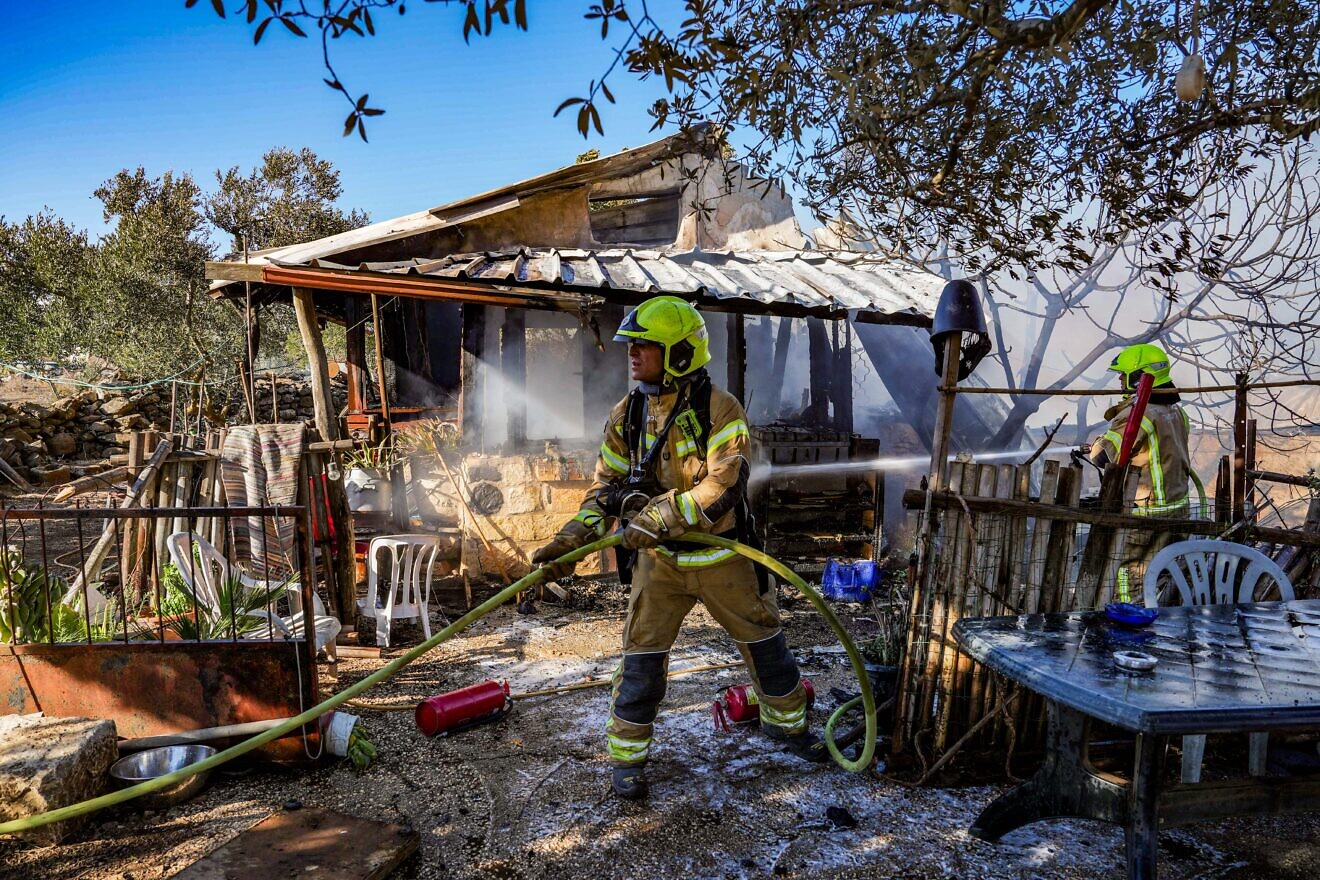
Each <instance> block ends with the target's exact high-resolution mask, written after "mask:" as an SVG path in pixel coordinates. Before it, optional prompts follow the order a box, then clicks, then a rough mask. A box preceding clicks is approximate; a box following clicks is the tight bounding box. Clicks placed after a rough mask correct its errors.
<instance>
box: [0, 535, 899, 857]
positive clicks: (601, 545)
mask: <svg viewBox="0 0 1320 880" xmlns="http://www.w3.org/2000/svg"><path fill="white" fill-rule="evenodd" d="M622 540H623V537H622V535H620V534H617V533H616V534H613V535H610V536H608V537H605V538H602V539H600V540H599V541H596V542H594V543H591V544H588V545H587V546H585V547H582V548H579V549H577V550H574V551H573V552H572V553H565V554H564V555H563V556H561V557H560V558H559V559H557V560H555V561H556V562H576V561H578V560H579V559H584V558H586V557H587V556H590V555H591V554H592V553H596V552H598V551H601V550H605V549H607V548H609V547H613V546H615V545H616V544H618V543H619V542H620V541H622ZM683 540H684V541H691V542H693V543H696V544H705V545H708V546H711V547H723V548H725V549H727V550H733V551H734V552H736V553H739V554H741V555H743V556H745V557H747V558H748V559H750V560H752V561H753V562H755V563H757V564H759V565H763V566H765V567H766V568H767V569H769V570H770V571H772V572H774V573H775V574H776V575H778V576H779V577H781V578H783V579H784V580H786V581H788V582H789V583H790V584H792V585H793V586H795V587H797V588H798V589H799V590H801V591H802V593H803V594H804V595H806V597H807V598H808V599H810V600H811V604H813V605H815V606H816V609H817V610H818V611H820V613H821V614H822V615H823V616H824V617H825V620H826V622H827V623H829V625H830V628H831V629H833V630H834V633H835V635H837V636H838V637H839V641H840V642H841V643H842V644H843V647H844V650H845V651H847V653H848V660H849V661H850V662H851V663H852V667H853V670H854V672H856V673H857V684H858V686H859V687H860V688H861V692H862V695H861V696H860V697H856V698H854V699H852V700H850V701H848V702H847V703H844V704H843V705H842V706H840V707H839V708H838V709H836V710H835V711H834V714H833V715H831V716H830V718H829V720H828V721H827V722H825V746H826V748H827V749H828V750H829V753H830V756H831V757H832V758H834V762H835V763H836V764H838V765H839V766H840V767H842V768H843V769H845V770H849V771H852V772H855V773H856V772H861V771H863V770H865V769H866V768H867V767H869V766H870V765H871V759H872V758H873V757H875V739H876V728H877V725H876V707H875V696H874V694H872V692H871V681H870V678H869V676H867V674H866V666H865V665H864V663H863V660H862V654H861V652H860V651H859V650H858V649H857V646H856V645H855V644H853V641H852V639H851V638H849V637H848V633H847V631H846V630H844V628H843V624H842V623H840V622H839V619H838V618H837V617H836V616H835V615H834V612H833V611H832V610H831V609H830V607H829V605H827V604H826V603H825V600H824V599H823V598H822V597H821V595H820V594H819V593H817V592H816V591H815V590H814V589H812V588H811V587H810V586H809V585H808V584H807V583H806V581H804V580H802V578H800V577H798V576H797V575H796V574H795V573H794V572H793V571H792V570H791V569H789V568H788V567H787V566H785V565H784V564H783V563H781V562H779V561H778V560H776V559H773V558H772V557H770V556H767V555H766V554H764V553H762V552H761V551H759V550H755V549H753V548H751V547H747V546H745V545H743V544H739V543H737V542H736V541H730V540H727V539H725V538H717V537H715V536H714V535H705V534H699V533H693V534H689V535H684V536H683ZM544 574H545V569H544V568H538V569H535V570H533V571H531V572H529V573H528V574H527V575H526V576H525V577H522V578H520V579H519V580H517V581H515V582H514V583H512V584H510V585H509V586H508V587H505V588H504V589H503V590H501V591H500V592H498V593H496V594H495V595H494V596H492V597H491V598H489V599H487V600H486V601H485V602H482V603H481V604H480V605H478V606H477V607H476V608H473V609H472V610H471V611H469V612H468V613H467V614H464V615H463V616H462V617H460V618H459V619H458V620H456V621H454V622H453V623H451V624H450V625H449V626H447V627H445V628H444V629H442V630H440V632H438V633H436V634H435V635H433V636H431V638H429V639H427V640H426V641H424V642H422V643H421V644H420V645H418V646H417V647H415V648H412V649H410V650H408V651H407V652H405V653H404V654H402V655H401V656H399V657H397V658H395V659H394V660H392V661H390V662H389V663H387V664H386V665H384V666H382V667H381V668H380V669H378V670H376V671H375V672H373V673H372V674H371V675H369V676H367V677H366V678H364V679H362V680H361V681H359V682H358V683H357V684H354V685H352V686H350V687H347V688H345V689H344V690H342V691H340V692H339V693H337V694H335V695H334V696H333V697H330V698H329V699H328V700H325V701H324V702H322V703H319V704H317V705H315V706H313V707H312V708H310V709H308V710H307V711H305V712H303V713H302V714H300V715H295V716H293V717H292V718H290V719H288V720H287V721H285V722H284V723H282V724H280V725H279V726H277V727H272V728H271V729H270V730H267V731H265V732H263V733H259V734H257V735H256V736H254V737H252V738H251V739H246V740H244V741H243V742H241V743H239V744H237V745H234V746H230V747H229V748H227V749H225V750H224V751H223V752H219V753H217V754H215V755H212V756H211V757H209V758H205V759H203V760H201V761H198V762H197V763H195V764H189V765H188V766H187V767H184V768H182V769H179V770H175V771H174V772H173V773H167V774H165V775H164V776H160V777H158V778H156V779H152V780H149V781H147V782H141V783H138V784H137V785H134V786H130V787H129V788H124V789H120V790H119V791H115V792H111V793H110V794H104V795H101V796H100V797H95V798H91V799H90V800H85V801H82V802H81V803H77V804H70V805H69V806H67V807H60V808H59V809H55V810H49V811H47V812H45V813H39V814H37V815H35V816H26V817H24V818H22V819H14V820H13V821H10V822H3V823H0V834H16V833H18V832H20V831H30V830H31V829H33V828H40V827H41V826H43V825H49V824H50V823H52V822H62V821H64V820H66V819H76V818H78V817H79V816H85V815H87V814H88V813H94V812H96V811H97V810H102V809H105V808H106V807H113V806H115V805H116V804H122V803H124V802H126V801H130V800H133V799H134V798H136V797H139V796H141V795H144V794H150V793H152V792H154V791H160V790H161V789H164V788H169V787H170V786H172V785H174V784H175V783H176V782H181V781H182V780H184V779H187V778H189V777H190V776H194V775H196V774H198V773H201V772H202V771H204V770H212V769H214V768H216V767H219V766H220V765H221V764H224V763H226V762H228V761H232V760H233V759H234V758H238V757H240V756H242V755H246V754H247V753H248V752H250V751H252V750H253V749H255V748H258V747H259V746H263V745H265V744H266V743H268V742H271V741H272V740H276V739H279V738H280V737H282V736H284V735H285V734H288V733H292V732H293V731H295V730H297V729H298V728H300V727H302V726H303V725H306V724H309V723H311V722H313V721H315V720H316V719H317V718H319V717H320V716H322V715H324V714H325V713H326V712H328V711H329V710H331V709H334V708H336V707H338V706H342V705H344V704H345V703H347V702H348V701H349V700H352V699H353V698H354V697H356V696H358V695H359V694H361V693H363V692H364V691H367V690H369V689H371V688H373V687H375V686H376V685H378V684H380V683H381V682H382V681H385V680H386V679H389V678H391V677H393V676H394V675H395V674H396V673H398V672H399V671H400V670H401V669H403V668H404V667H405V666H407V665H408V664H409V663H412V662H413V661H414V660H417V659H418V658H419V657H421V656H422V655H423V654H425V653H427V652H428V651H430V650H431V649H432V648H434V647H435V646H437V645H439V644H440V643H441V642H443V641H445V640H447V639H450V638H452V637H453V636H455V635H457V634H458V633H460V632H462V631H463V630H464V629H466V628H467V627H468V626H470V625H471V624H473V623H475V622H476V621H477V620H479V619H481V618H482V617H485V616H486V615H487V614H489V613H490V612H492V611H494V610H495V609H496V608H499V607H500V606H501V605H503V604H504V603H505V602H508V601H509V600H510V599H512V598H513V597H514V596H515V595H516V594H518V593H520V592H522V591H523V590H526V589H527V588H529V587H532V586H535V585H536V583H537V582H538V581H540V580H541V578H542V577H543V576H544ZM858 703H861V704H862V706H863V712H864V713H865V719H866V738H865V740H864V742H863V746H862V753H861V755H859V756H858V758H857V760H856V761H851V760H849V759H848V758H847V757H845V756H844V754H843V753H842V752H841V751H840V750H839V747H838V746H837V745H835V743H834V727H835V725H836V724H837V723H838V721H839V719H840V718H842V717H843V715H844V713H846V712H848V711H849V710H851V709H852V708H854V707H855V706H856V705H857V704H858Z"/></svg>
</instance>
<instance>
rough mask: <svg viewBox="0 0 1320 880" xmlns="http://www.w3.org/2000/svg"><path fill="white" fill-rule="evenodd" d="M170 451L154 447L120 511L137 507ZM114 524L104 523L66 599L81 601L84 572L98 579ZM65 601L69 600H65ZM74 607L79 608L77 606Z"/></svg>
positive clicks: (166, 446) (164, 446)
mask: <svg viewBox="0 0 1320 880" xmlns="http://www.w3.org/2000/svg"><path fill="white" fill-rule="evenodd" d="M171 449H173V444H171V443H170V441H168V440H162V441H161V443H160V445H159V446H157V447H156V451H155V452H154V453H152V455H151V460H150V461H148V462H147V464H146V466H145V467H144V468H143V469H142V472H141V473H140V474H138V478H137V479H136V480H135V481H134V482H133V485H132V486H130V487H129V490H128V494H127V495H125V496H124V500H123V501H122V502H120V504H119V507H120V509H122V510H127V509H129V508H131V507H137V506H138V504H139V502H140V501H141V500H142V496H143V494H144V493H145V491H146V489H147V483H148V482H150V480H151V478H152V476H154V475H155V473H156V468H158V467H159V466H160V461H161V459H163V458H164V457H165V456H167V455H169V454H170V450H171ZM115 522H116V521H115V520H111V521H110V522H108V523H106V526H105V530H104V531H103V532H102V533H101V537H100V539H99V540H98V541H97V542H96V545H95V546H93V547H92V549H91V551H90V552H89V553H88V554H87V560H86V562H85V563H84V564H83V571H82V572H79V574H78V576H77V577H76V578H75V579H74V581H73V585H72V586H71V587H70V588H69V592H68V593H67V594H66V596H67V597H70V598H72V597H75V596H76V597H78V599H77V601H79V602H81V601H82V588H83V572H86V573H87V574H88V575H89V576H91V577H95V578H98V579H99V577H100V571H101V563H103V562H105V557H106V554H107V553H109V552H110V545H111V544H113V543H114V540H115V534H116V532H117V531H118V530H117V529H116V528H115ZM66 601H69V600H68V599H66ZM75 607H81V606H80V605H79V606H75Z"/></svg>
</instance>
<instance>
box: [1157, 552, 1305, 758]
mask: <svg viewBox="0 0 1320 880" xmlns="http://www.w3.org/2000/svg"><path fill="white" fill-rule="evenodd" d="M1161 575H1167V577H1168V579H1169V581H1171V582H1172V583H1173V585H1174V586H1175V587H1177V589H1178V595H1179V597H1180V598H1181V599H1182V603H1181V604H1183V605H1222V604H1226V603H1234V604H1241V603H1244V602H1260V601H1265V597H1266V596H1269V587H1268V585H1265V586H1263V585H1262V582H1264V581H1266V579H1268V580H1270V581H1273V582H1274V588H1275V589H1276V590H1277V591H1278V594H1279V595H1278V598H1279V599H1281V600H1283V601H1285V602H1290V601H1292V599H1293V588H1292V582H1290V581H1289V580H1288V576H1287V575H1286V574H1284V573H1283V569H1281V568H1279V566H1278V564H1277V563H1275V561H1274V560H1273V559H1270V558H1269V557H1268V556H1266V555H1265V554H1264V553H1261V552H1260V551H1259V550H1255V549H1252V548H1251V547H1244V546H1243V545H1241V544H1233V543H1231V542H1229V541H1210V540H1193V541H1179V542H1178V543H1176V544H1170V545H1169V546H1168V547H1165V548H1164V549H1163V550H1161V551H1160V552H1159V553H1157V554H1155V558H1154V559H1152V560H1151V563H1150V567H1149V568H1147V569H1146V579H1145V582H1144V583H1143V585H1142V589H1143V597H1142V598H1143V601H1144V602H1145V604H1146V607H1148V608H1153V607H1157V606H1158V605H1159V604H1160V577H1161ZM1247 736H1248V752H1247V772H1248V773H1249V774H1250V775H1252V776H1264V775H1265V765H1266V758H1267V756H1268V754H1269V734H1268V733H1251V734H1248V735H1247ZM1204 759H1205V736H1204V735H1192V736H1184V737H1183V742H1182V781H1183V782H1192V783H1194V782H1200V781H1201V763H1202V762H1203V761H1204Z"/></svg>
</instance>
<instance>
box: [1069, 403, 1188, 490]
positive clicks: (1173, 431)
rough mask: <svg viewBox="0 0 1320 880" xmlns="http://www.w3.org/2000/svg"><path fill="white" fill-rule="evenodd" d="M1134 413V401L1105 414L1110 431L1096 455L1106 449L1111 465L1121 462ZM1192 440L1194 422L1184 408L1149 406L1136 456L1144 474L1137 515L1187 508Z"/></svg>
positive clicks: (1099, 443)
mask: <svg viewBox="0 0 1320 880" xmlns="http://www.w3.org/2000/svg"><path fill="white" fill-rule="evenodd" d="M1131 412H1132V399H1131V398H1128V399H1127V400H1124V401H1123V402H1122V403H1119V404H1116V405H1114V406H1112V407H1110V408H1109V409H1108V410H1107V411H1106V412H1105V418H1107V419H1109V430H1107V431H1105V433H1104V434H1103V435H1102V436H1101V437H1100V438H1099V439H1098V440H1096V441H1095V443H1093V444H1092V448H1093V451H1094V452H1099V451H1100V450H1101V449H1103V450H1104V451H1105V452H1106V453H1107V454H1108V455H1109V458H1110V460H1111V461H1118V455H1119V449H1120V447H1121V446H1122V445H1123V431H1124V429H1125V428H1126V427H1127V423H1128V417H1129V415H1130V414H1131ZM1190 436H1191V421H1190V419H1188V417H1187V413H1186V411H1185V410H1184V409H1183V408H1182V407H1181V406H1179V405H1177V404H1165V403H1155V402H1153V401H1152V402H1151V403H1149V404H1147V406H1146V413H1145V415H1144V417H1143V418H1142V419H1141V431H1140V432H1138V434H1137V441H1136V445H1135V446H1134V447H1133V452H1132V466H1133V467H1136V468H1138V469H1139V470H1140V473H1141V479H1140V482H1139V483H1138V484H1137V500H1136V507H1135V509H1134V510H1133V511H1132V512H1133V513H1136V514H1139V515H1147V516H1153V515H1159V514H1169V513H1175V512H1177V511H1180V510H1185V509H1186V508H1187V506H1188V488H1187V484H1188V481H1189V480H1191V479H1192V467H1191V453H1190V451H1189V445H1190Z"/></svg>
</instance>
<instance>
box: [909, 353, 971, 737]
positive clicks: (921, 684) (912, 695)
mask: <svg viewBox="0 0 1320 880" xmlns="http://www.w3.org/2000/svg"><path fill="white" fill-rule="evenodd" d="M961 351H962V333H960V332H958V331H954V332H952V333H949V334H948V335H947V336H946V337H945V338H944V364H943V367H942V370H941V373H940V386H939V394H940V402H939V409H938V410H937V412H936V417H935V434H934V437H932V439H931V457H930V474H929V475H928V477H927V480H926V501H925V504H924V505H923V508H922V514H921V521H920V523H919V524H918V527H917V534H918V539H917V541H918V543H917V577H916V583H917V585H918V590H919V596H914V598H913V606H912V612H913V613H912V622H911V623H910V624H909V627H908V633H909V634H908V639H907V641H906V645H907V648H906V650H905V651H904V652H903V657H902V660H901V663H900V666H899V670H900V671H899V684H898V687H899V693H898V700H897V705H898V706H899V707H900V711H901V712H902V713H903V714H902V721H901V723H900V724H899V725H898V727H897V729H896V730H895V733H894V745H893V749H894V751H895V752H896V753H897V752H901V751H903V750H904V749H905V748H907V747H908V745H909V743H910V741H911V739H912V738H913V737H915V734H916V732H917V730H918V729H919V728H920V727H923V726H924V723H923V720H922V717H920V716H921V707H922V706H924V705H926V699H927V697H928V696H929V694H930V693H932V689H933V688H934V687H935V685H934V683H933V682H934V680H935V679H934V676H937V675H938V674H939V670H938V661H937V662H936V663H935V664H932V659H933V657H932V656H929V655H933V656H934V657H938V656H939V654H937V653H935V652H936V651H937V647H938V648H939V649H940V650H942V644H941V645H940V646H936V645H935V638H936V636H935V633H936V630H937V629H938V623H937V621H936V620H935V618H934V617H933V616H932V615H942V614H943V613H945V611H946V610H947V608H946V607H945V604H944V603H945V601H946V600H947V597H946V596H945V595H944V591H945V590H947V588H948V583H947V582H948V581H949V580H950V579H951V578H952V577H956V574H951V572H952V571H954V569H953V568H952V566H951V564H950V559H949V553H950V550H951V548H957V547H958V546H959V542H960V540H961V529H959V528H958V527H957V525H956V523H958V522H959V518H958V517H957V516H956V512H955V515H953V516H951V517H950V518H949V519H950V520H951V524H950V526H949V536H948V538H947V539H946V541H945V542H944V543H945V553H944V555H943V558H942V559H940V560H939V562H938V565H937V563H936V559H935V556H934V553H933V551H934V546H933V545H934V538H935V525H934V522H933V517H932V515H931V499H932V493H933V492H936V491H939V490H942V489H943V488H944V487H945V486H946V485H947V473H948V466H947V462H946V461H945V459H946V458H948V454H947V453H948V448H949V430H950V427H951V426H952V424H953V405H954V401H955V400H956V399H957V387H958V356H959V354H960V353H961ZM937 568H939V569H940V570H942V571H943V573H944V575H945V576H944V577H942V578H936V577H934V572H935V570H936V569H937ZM937 591H940V592H941V600H940V601H938V602H937V600H936V595H935V594H936V592H937ZM941 638H942V637H941ZM917 654H922V655H923V656H916V655H917Z"/></svg>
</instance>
